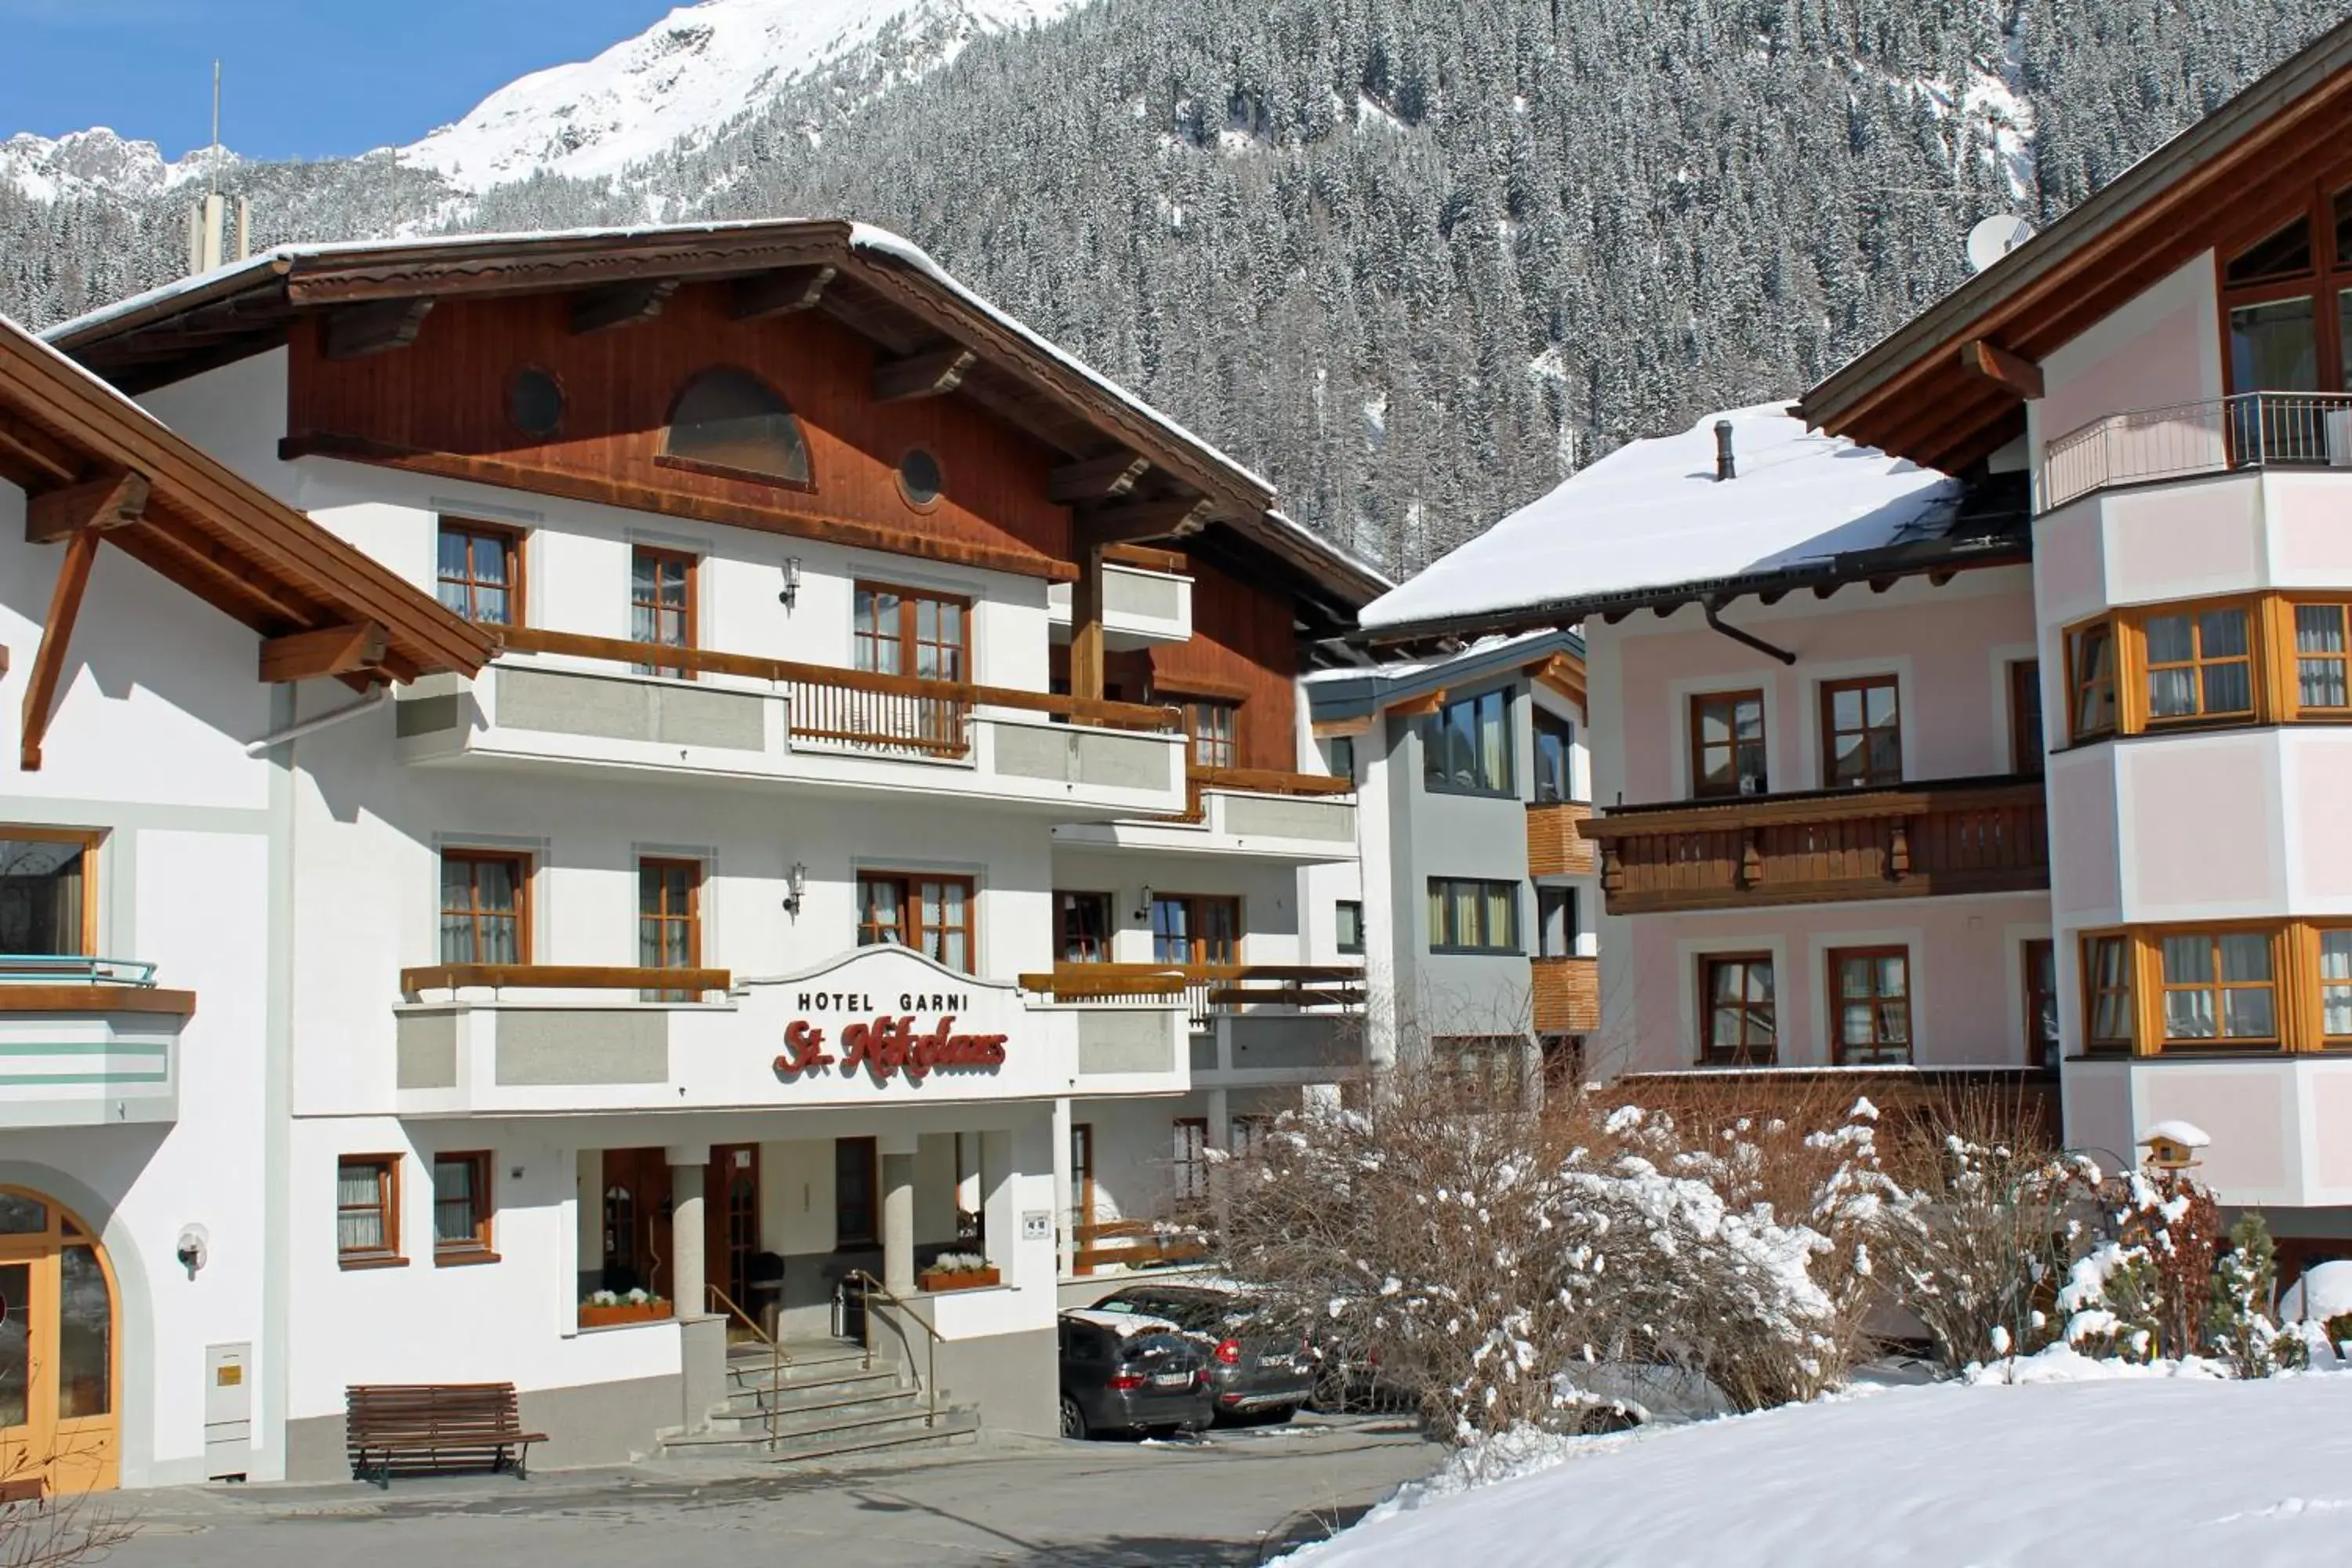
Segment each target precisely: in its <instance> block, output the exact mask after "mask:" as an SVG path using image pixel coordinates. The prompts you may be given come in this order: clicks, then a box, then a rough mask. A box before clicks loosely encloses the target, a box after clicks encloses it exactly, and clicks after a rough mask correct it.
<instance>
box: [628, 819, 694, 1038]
mask: <svg viewBox="0 0 2352 1568" xmlns="http://www.w3.org/2000/svg"><path fill="white" fill-rule="evenodd" d="M688 868H690V869H691V870H692V872H693V873H694V874H693V878H692V879H691V880H690V881H688V884H687V888H686V911H685V913H683V914H671V913H669V912H668V902H669V889H668V885H667V881H665V882H664V884H663V886H662V898H661V900H660V903H661V909H660V910H658V911H657V912H655V913H650V914H649V913H648V912H647V911H646V872H647V871H648V870H661V871H670V870H678V869H688ZM636 872H637V898H636V904H637V911H636V918H637V931H636V934H637V958H638V960H639V963H638V967H639V968H641V969H655V970H664V969H699V968H701V967H702V894H703V884H704V882H705V881H706V880H707V879H709V867H708V866H707V865H706V864H705V863H704V862H703V861H702V860H701V859H699V858H696V857H694V856H689V855H640V856H638V857H637V865H636ZM648 920H651V921H656V922H657V923H659V924H661V925H664V926H669V925H679V926H683V927H684V928H685V931H686V960H685V962H684V963H644V962H643V960H644V958H645V956H646V921H648ZM668 945H669V944H668V943H667V942H662V943H661V944H660V948H661V949H664V950H666V949H667V947H668ZM639 999H640V1000H641V1001H646V1002H691V1001H693V1000H694V999H695V996H694V994H693V993H690V992H686V991H666V990H657V991H646V992H644V993H641V994H640V996H639Z"/></svg>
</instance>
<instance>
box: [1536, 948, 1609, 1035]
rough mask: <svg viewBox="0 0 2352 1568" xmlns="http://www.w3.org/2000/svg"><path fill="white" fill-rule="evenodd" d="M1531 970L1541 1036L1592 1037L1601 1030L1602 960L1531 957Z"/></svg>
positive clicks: (1538, 1027)
mask: <svg viewBox="0 0 2352 1568" xmlns="http://www.w3.org/2000/svg"><path fill="white" fill-rule="evenodd" d="M1528 972H1529V979H1530V982H1531V985H1532V989H1533V990H1534V992H1535V1026H1536V1033H1537V1034H1538V1035H1590V1034H1593V1033H1596V1032H1597V1031H1598V1030H1599V1029H1600V1027H1601V961H1600V960H1599V959H1597V958H1531V959H1529V960H1528Z"/></svg>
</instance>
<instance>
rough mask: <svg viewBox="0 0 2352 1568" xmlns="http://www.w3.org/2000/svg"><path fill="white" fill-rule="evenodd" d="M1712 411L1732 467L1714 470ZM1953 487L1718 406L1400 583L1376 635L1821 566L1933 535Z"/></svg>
mask: <svg viewBox="0 0 2352 1568" xmlns="http://www.w3.org/2000/svg"><path fill="white" fill-rule="evenodd" d="M1717 420H1728V421H1730V423H1731V433H1732V449H1733V453H1734V457H1735V459H1736V466H1737V468H1738V478H1736V479H1726V480H1718V479H1717V478H1716V436H1715V426H1716V422H1717ZM1959 494H1960V486H1959V482H1958V480H1956V479H1949V478H1948V477H1946V476H1945V475H1942V474H1939V473H1937V472H1935V471H1934V470H1932V469H1927V468H1919V467H1917V466H1916V465H1914V464H1912V463H1909V462H1906V461H1905V460H1903V459H1902V458H1890V457H1888V456H1887V455H1886V454H1885V453H1883V452H1879V451H1875V450H1873V449H1871V448H1869V447H1857V446H1855V445H1854V444H1853V442H1851V441H1848V440H1845V439H1843V438H1842V437H1833V436H1822V435H1818V434H1816V433H1814V432H1813V431H1811V430H1809V429H1807V428H1806V426H1805V424H1804V422H1803V421H1802V420H1801V419H1798V418H1796V417H1795V416H1792V415H1790V413H1789V412H1788V407H1787V405H1785V404H1779V403H1770V404H1761V405H1757V406H1755V407H1752V408H1735V409H1731V410H1729V411H1727V412H1726V413H1722V414H1710V415H1707V416H1705V417H1704V418H1702V419H1700V420H1699V421H1698V422H1697V423H1696V424H1695V425H1693V426H1691V427H1690V428H1689V429H1688V430H1685V431H1683V432H1681V433H1680V434H1678V435H1674V436H1662V437H1655V438H1653V439H1650V440H1644V441H1633V442H1630V443H1628V444H1627V445H1625V446H1622V447H1619V448H1617V450H1615V451H1613V452H1612V453H1610V454H1609V455H1608V456H1607V457H1605V458H1601V460H1600V461H1598V462H1596V463H1594V464H1593V465H1592V466H1591V468H1586V469H1584V470H1583V471H1582V472H1580V473H1578V474H1575V475H1572V476H1571V477H1570V478H1569V479H1566V480H1564V481H1563V482H1562V483H1561V484H1560V485H1559V487H1558V488H1557V489H1554V490H1552V491H1551V492H1550V493H1549V495H1546V496H1543V497H1541V498H1539V499H1538V500H1534V501H1531V502H1529V503H1528V505H1526V506H1524V507H1521V508H1520V509H1519V510H1517V511H1515V512H1513V513H1511V514H1510V515H1509V516H1508V517H1506V518H1505V519H1503V521H1500V522H1498V523H1496V525H1495V526H1494V527H1493V528H1491V529H1489V530H1488V531H1486V532H1485V533H1483V534H1481V535H1479V536H1478V537H1477V538H1475V539H1473V540H1472V541H1470V542H1468V543H1467V544H1465V545H1463V546H1462V547H1461V548H1460V549H1458V550H1456V551H1454V552H1453V553H1452V554H1450V555H1447V556H1446V557H1445V558H1444V559H1443V560H1441V561H1439V562H1437V563H1435V564H1434V565H1433V566H1431V567H1430V568H1429V569H1428V570H1427V571H1425V572H1423V573H1422V574H1421V575H1419V576H1417V577H1415V578H1413V579H1412V581H1410V582H1408V583H1406V584H1404V585H1403V586H1402V587H1400V588H1398V589H1396V590H1394V591H1393V592H1391V593H1389V594H1385V595H1381V597H1380V598H1378V599H1375V600H1373V601H1372V603H1371V604H1370V605H1366V606H1365V607H1364V609H1363V611H1362V613H1361V615H1360V622H1361V624H1362V625H1363V626H1364V627H1365V629H1366V630H1368V631H1378V630H1382V629H1393V628H1397V627H1404V626H1423V625H1429V626H1442V625H1443V624H1444V622H1446V621H1448V620H1454V619H1460V620H1468V619H1471V618H1474V617H1478V616H1495V615H1498V614H1507V613H1508V612H1511V611H1515V610H1522V609H1531V608H1534V607H1536V606H1539V605H1555V604H1559V605H1573V604H1575V603H1577V602H1580V601H1591V600H1595V599H1599V598H1602V597H1606V596H1609V595H1623V594H1631V593H1636V592H1640V591H1642V590H1645V589H1664V588H1672V587H1675V586H1677V585H1680V584H1690V583H1715V582H1721V581H1725V580H1727V579H1733V578H1739V577H1745V576H1750V575H1754V574H1763V573H1769V572H1774V571H1780V570H1785V569H1788V568H1790V567H1794V566H1799V565H1801V564H1804V563H1809V562H1825V561H1827V560H1829V559H1831V558H1832V557H1834V556H1838V555H1843V554H1848V553H1851V552H1856V551H1864V550H1875V549H1880V548H1884V547H1885V546H1888V545H1892V544H1899V543H1903V542H1906V541H1909V540H1912V539H1918V538H1930V537H1934V536H1935V535H1936V534H1937V533H1939V532H1940V531H1942V529H1943V527H1944V525H1946V524H1947V523H1948V521H1950V520H1951V518H1952V517H1953V515H1954V514H1955V512H1956V511H1957V510H1958V500H1959Z"/></svg>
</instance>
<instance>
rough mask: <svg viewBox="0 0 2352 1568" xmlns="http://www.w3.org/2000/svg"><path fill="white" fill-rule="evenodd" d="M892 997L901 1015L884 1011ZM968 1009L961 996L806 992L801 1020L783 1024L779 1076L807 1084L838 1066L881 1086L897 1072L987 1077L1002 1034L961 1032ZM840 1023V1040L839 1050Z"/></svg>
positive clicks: (800, 998)
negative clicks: (839, 1021) (960, 1020)
mask: <svg viewBox="0 0 2352 1568" xmlns="http://www.w3.org/2000/svg"><path fill="white" fill-rule="evenodd" d="M893 1000H895V1001H896V1002H897V1003H898V1007H897V1010H896V1011H888V1010H886V1004H887V1003H888V1002H890V1001H893ZM970 1006H971V997H970V996H969V994H966V993H963V992H958V991H943V992H926V993H917V992H911V991H909V992H901V993H899V994H898V996H896V997H895V998H892V997H877V996H876V995H874V994H872V993H869V992H863V991H803V992H800V993H798V994H797V995H796V996H795V998H794V1005H793V1012H794V1013H795V1014H797V1015H798V1016H796V1017H794V1018H793V1021H792V1022H791V1023H789V1024H787V1025H785V1026H784V1048H783V1051H782V1054H781V1055H779V1056H778V1057H777V1058H776V1076H777V1077H778V1078H780V1079H806V1078H807V1077H809V1076H810V1075H812V1074H814V1073H817V1072H820V1071H823V1070H824V1069H825V1068H835V1067H837V1068H840V1069H841V1073H842V1076H844V1077H845V1078H847V1077H855V1076H856V1074H857V1072H858V1071H859V1070H860V1069H861V1068H862V1069H864V1070H865V1071H867V1072H870V1073H872V1074H873V1075H874V1079H875V1081H876V1082H877V1083H887V1082H889V1081H890V1079H893V1078H895V1077H897V1076H898V1074H900V1073H902V1072H903V1073H905V1074H906V1075H907V1080H908V1082H909V1083H920V1082H922V1081H923V1080H924V1079H927V1078H929V1076H930V1075H931V1074H932V1073H934V1072H989V1071H992V1070H993V1069H995V1068H1001V1067H1003V1065H1004V1041H1005V1037H1004V1036H1003V1035H982V1034H966V1033H959V1032H958V1031H957V1029H956V1016H957V1015H958V1014H960V1013H961V1012H964V1011H966V1010H967V1009H968V1008H969V1007H970ZM836 1018H840V1019H847V1020H849V1021H848V1022H845V1023H842V1024H840V1025H838V1026H837V1034H838V1038H839V1043H840V1048H839V1050H838V1052H836V1051H835V1049H834V1039H835V1034H836V1026H835V1023H834V1020H835V1019H836Z"/></svg>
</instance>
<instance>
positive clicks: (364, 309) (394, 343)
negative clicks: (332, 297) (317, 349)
mask: <svg viewBox="0 0 2352 1568" xmlns="http://www.w3.org/2000/svg"><path fill="white" fill-rule="evenodd" d="M432 311H433V301H432V300H431V299H430V298H429V297H425V296H420V297H418V298H416V299H412V300H370V301H369V302H368V303H366V304H364V305H348V306H345V307H344V308H343V309H341V310H333V311H331V312H329V314H328V316H327V321H326V328H325V336H324V338H323V340H322V347H323V352H324V353H325V354H326V356H327V357H328V358H329V359H337V360H342V359H365V358H367V357H368V356H369V355H370V354H380V353H390V352H391V351H392V350H394V349H404V348H406V347H407V346H408V345H409V344H411V343H413V342H415V341H416V334H417V333H418V332H420V331H424V330H425V317H426V316H428V315H430V314H432Z"/></svg>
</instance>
